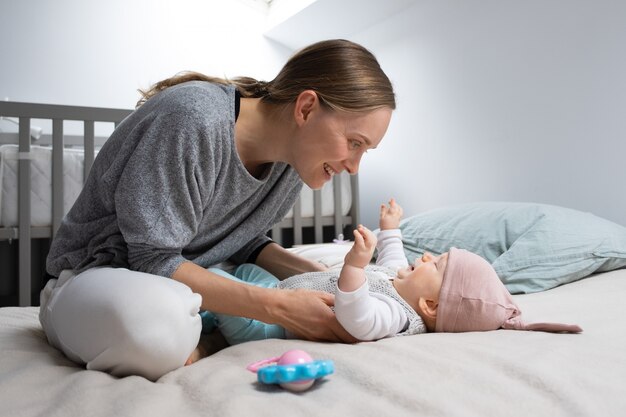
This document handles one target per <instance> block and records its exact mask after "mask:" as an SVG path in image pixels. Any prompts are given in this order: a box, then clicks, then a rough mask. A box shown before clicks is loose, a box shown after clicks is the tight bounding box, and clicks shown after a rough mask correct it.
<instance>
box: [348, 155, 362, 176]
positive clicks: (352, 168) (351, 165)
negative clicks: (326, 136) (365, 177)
mask: <svg viewBox="0 0 626 417" xmlns="http://www.w3.org/2000/svg"><path fill="white" fill-rule="evenodd" d="M362 156H363V154H362V153H361V152H358V153H356V154H355V155H354V156H352V157H351V158H348V159H346V160H345V162H344V166H345V167H346V171H348V174H350V175H354V174H356V173H357V172H359V164H360V163H361V157H362Z"/></svg>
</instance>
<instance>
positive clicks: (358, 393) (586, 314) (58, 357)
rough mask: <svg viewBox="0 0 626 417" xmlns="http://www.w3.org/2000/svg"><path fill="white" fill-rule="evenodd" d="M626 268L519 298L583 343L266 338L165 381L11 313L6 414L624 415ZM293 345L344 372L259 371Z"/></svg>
mask: <svg viewBox="0 0 626 417" xmlns="http://www.w3.org/2000/svg"><path fill="white" fill-rule="evenodd" d="M625 296H626V270H620V271H614V272H609V273H604V274H601V275H597V276H593V277H590V278H587V279H584V280H582V281H579V282H576V283H573V284H568V285H565V286H563V287H559V288H556V289H554V290H550V291H546V292H543V293H537V294H530V295H523V296H516V300H517V301H518V302H519V304H520V306H521V307H522V310H523V312H524V316H525V317H526V318H527V319H528V320H529V321H530V320H533V319H542V320H553V321H556V320H559V321H564V322H573V323H578V324H579V325H581V326H582V327H583V329H584V333H582V334H578V335H569V334H557V335H555V334H547V333H539V332H537V333H535V332H521V331H503V330H500V331H495V332H487V333H466V334H425V335H417V336H411V337H398V338H392V339H386V340H381V341H378V342H371V343H360V344H357V345H340V344H323V343H312V342H304V341H297V340H291V341H287V340H266V341H262V342H252V343H246V344H243V345H239V346H235V347H229V348H226V349H223V350H221V351H219V352H217V353H215V354H214V355H212V356H210V357H208V358H205V359H203V360H201V361H200V362H198V363H196V364H194V365H192V366H189V367H185V368H182V369H179V370H176V371H174V372H172V373H170V374H168V375H165V376H164V377H163V378H161V379H160V380H159V381H157V382H156V383H152V382H149V381H147V380H145V379H143V378H140V377H127V378H122V379H118V378H114V377H111V376H110V375H107V374H105V373H101V372H96V371H87V370H84V369H82V368H80V367H77V366H76V365H74V364H72V363H71V362H70V361H68V360H67V359H65V358H64V357H63V356H62V354H61V353H59V352H58V351H56V350H55V349H53V348H51V347H50V346H49V345H48V344H47V342H46V339H45V336H44V334H43V331H42V330H41V327H40V326H39V322H38V320H37V313H38V310H37V308H2V309H0V416H11V417H17V416H28V417H30V416H81V417H82V416H151V417H156V416H212V415H215V416H238V417H242V416H259V417H260V416H273V417H274V416H305V415H320V416H322V415H323V416H343V417H345V416H359V417H361V416H394V417H400V416H418V415H420V416H421V415H424V416H551V417H554V416H568V417H572V416H623V415H626V325H625V324H624V319H625V318H626V303H625V302H624V298H625ZM291 348H300V349H304V350H307V351H308V352H309V353H310V354H311V355H312V356H314V357H315V358H318V359H332V360H333V361H334V362H335V367H336V371H335V374H333V375H331V376H329V377H326V378H325V379H324V380H322V381H318V383H317V384H316V385H315V386H314V387H313V388H312V389H310V390H309V391H307V392H304V393H301V394H294V393H291V392H287V391H284V390H282V389H281V388H278V387H274V386H262V385H259V384H257V383H256V382H255V381H256V377H255V375H254V374H252V373H250V372H248V371H246V369H245V367H246V365H247V364H248V363H250V362H253V361H256V360H259V359H263V358H266V357H269V356H274V355H278V354H280V353H282V352H284V351H286V350H288V349H291Z"/></svg>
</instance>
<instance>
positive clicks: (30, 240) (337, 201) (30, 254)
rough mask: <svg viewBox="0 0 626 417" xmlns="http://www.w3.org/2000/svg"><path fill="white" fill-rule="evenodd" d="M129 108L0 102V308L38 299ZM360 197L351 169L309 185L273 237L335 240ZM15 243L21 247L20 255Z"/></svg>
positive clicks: (286, 241)
mask: <svg viewBox="0 0 626 417" xmlns="http://www.w3.org/2000/svg"><path fill="white" fill-rule="evenodd" d="M130 113H131V110H127V109H109V108H96V107H80V106H60V105H49V104H36V103H18V102H0V118H2V119H0V121H4V123H3V124H2V125H0V187H1V189H0V243H3V242H4V246H0V259H2V260H3V267H2V270H1V271H0V273H1V274H2V275H1V277H2V279H1V280H0V305H19V306H30V305H37V304H38V299H39V298H38V297H39V290H40V288H41V286H42V285H43V284H44V283H42V282H40V281H39V277H41V276H42V275H43V272H44V271H43V269H44V268H45V256H46V255H47V244H48V242H49V240H48V239H50V238H51V237H53V236H54V234H55V232H56V230H57V229H58V227H59V225H60V223H61V219H62V218H63V216H64V215H65V213H67V211H68V210H69V209H70V207H71V206H72V204H73V202H74V201H75V200H76V198H77V197H78V194H79V193H80V190H81V189H82V185H83V181H84V179H85V178H86V176H87V174H88V173H89V170H90V168H91V165H92V164H93V161H94V159H95V157H96V155H97V152H98V149H99V147H100V146H102V144H103V143H104V142H105V141H106V139H107V137H108V134H110V132H111V131H112V129H113V128H114V126H116V125H117V124H118V123H119V122H121V121H122V120H123V119H124V118H125V117H126V116H128V114H130ZM7 122H10V123H7ZM42 126H43V127H42ZM107 133H108V134H107ZM358 198H359V197H358V177H357V176H349V175H348V174H347V173H344V174H342V175H337V176H335V178H334V179H333V181H332V182H331V183H328V184H326V185H325V186H324V187H323V188H322V189H321V190H315V191H313V190H311V189H310V188H308V187H306V186H305V187H304V188H303V190H302V193H301V196H300V198H299V200H298V201H297V202H296V205H295V206H294V208H293V209H292V210H291V211H290V212H289V213H288V214H287V216H286V217H285V218H284V219H283V221H282V222H281V223H279V224H278V225H276V226H275V227H274V228H273V229H272V230H271V231H270V232H269V234H270V236H271V237H272V238H273V239H274V240H275V241H276V242H278V243H280V244H283V245H285V246H291V245H294V244H295V245H298V244H303V243H321V242H328V241H331V240H332V239H334V238H336V237H338V236H340V235H343V234H346V233H350V232H351V230H352V228H353V227H354V226H355V225H356V224H358V222H359V211H358V204H356V202H358ZM41 241H43V243H42V242H41ZM11 245H17V246H18V250H17V255H15V256H14V255H13V252H12V251H11V250H10V249H12V248H11ZM35 249H37V250H35ZM14 270H17V273H15V274H14V273H13V271H14ZM13 275H17V277H15V279H14V277H13ZM13 281H17V285H12V284H13ZM14 287H15V288H14ZM12 293H16V294H17V296H16V297H11V296H10V294H12ZM3 300H5V301H4V302H3Z"/></svg>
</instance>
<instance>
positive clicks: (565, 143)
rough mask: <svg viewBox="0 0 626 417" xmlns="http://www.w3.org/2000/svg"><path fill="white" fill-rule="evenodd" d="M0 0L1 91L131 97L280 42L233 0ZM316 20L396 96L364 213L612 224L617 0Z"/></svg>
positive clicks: (445, 2) (623, 138) (620, 51)
mask: <svg viewBox="0 0 626 417" xmlns="http://www.w3.org/2000/svg"><path fill="white" fill-rule="evenodd" d="M250 1H251V0H248V3H249V2H250ZM367 1H371V0H367ZM399 3H403V2H399V1H396V2H395V3H394V4H396V5H397V4H399ZM406 3H407V4H408V2H406ZM324 4H327V5H329V6H328V7H329V10H328V13H337V12H338V10H337V9H336V8H334V9H333V8H332V7H331V6H332V4H333V2H331V1H326V2H324ZM0 5H1V7H0V39H2V41H1V42H0V61H1V62H2V64H1V65H0V99H2V98H4V97H9V98H10V99H12V100H16V101H35V102H48V103H60V104H78V105H94V106H107V107H108V106H110V107H124V108H129V107H132V106H133V105H134V103H135V101H136V100H137V98H138V94H137V93H136V89H137V88H141V87H147V86H148V85H150V84H151V83H153V82H155V81H158V80H160V79H162V78H165V77H167V76H170V75H172V74H174V73H176V72H178V71H180V70H187V69H191V70H198V71H201V72H204V73H207V74H212V75H226V76H236V75H250V76H255V77H257V78H262V79H271V78H273V76H274V75H275V74H276V72H277V71H278V70H279V69H280V66H281V65H282V64H283V63H284V61H285V59H286V58H287V56H288V55H289V54H290V52H291V51H289V50H288V49H286V48H283V47H280V46H278V45H277V44H274V43H272V42H270V41H268V40H267V39H265V38H263V37H262V36H261V33H262V31H263V29H264V24H265V22H264V19H262V18H260V17H259V16H260V14H259V11H258V10H255V9H254V8H251V7H249V6H248V4H246V2H245V0H240V1H234V0H228V1H216V0H178V1H176V2H173V1H164V0H160V1H156V0H155V1H151V0H133V1H125V0H109V1H106V2H105V1H103V2H85V1H82V0H57V1H48V0H21V1H10V0H0ZM403 7H404V6H403ZM381 15H384V14H381ZM355 16H356V17H355ZM350 18H353V19H360V18H362V16H361V17H359V15H358V14H347V15H344V16H343V20H342V19H339V20H341V21H345V19H350ZM335 20H337V19H335ZM322 23H323V22H320V24H319V26H318V27H319V28H320V29H323V30H320V31H315V32H311V33H309V35H307V36H309V37H311V38H312V39H314V38H318V37H319V36H323V37H325V38H329V37H335V36H342V37H344V36H346V37H349V38H351V39H353V40H355V41H358V42H361V43H363V44H364V45H365V46H366V47H368V48H370V49H371V50H372V51H374V52H375V53H376V55H377V57H378V58H379V61H380V63H381V65H382V66H383V68H384V69H385V71H386V72H387V73H388V75H389V76H390V78H391V79H392V81H393V83H394V85H395V89H396V92H397V96H398V110H397V111H396V112H395V114H394V117H393V120H392V124H391V126H390V129H389V132H388V134H387V137H386V138H385V140H384V141H383V143H382V144H381V146H380V147H379V149H378V150H376V151H372V152H369V153H368V155H367V156H366V157H365V158H364V159H363V163H362V166H361V174H360V180H361V196H362V198H361V205H362V213H363V218H362V220H363V223H365V224H366V225H368V226H371V227H375V226H376V222H377V210H378V206H379V204H380V202H381V201H385V200H386V199H388V198H389V197H390V196H395V197H396V198H397V199H398V200H399V201H400V202H401V203H402V205H403V206H404V207H405V212H406V214H407V215H411V214H415V213H418V212H422V211H424V210H428V209H431V208H435V207H441V206H444V205H448V204H454V203H460V202H469V201H484V200H508V201H536V202H544V203H551V204H559V205H563V206H568V207H572V208H576V209H580V210H587V211H591V212H593V213H595V214H597V215H600V216H602V217H605V218H608V219H610V220H613V221H616V222H618V223H621V224H624V225H626V187H624V183H626V170H625V169H624V168H623V165H624V159H625V157H624V155H626V117H624V113H626V111H625V110H626V77H625V76H624V74H626V46H625V45H626V43H625V39H626V2H623V1H620V0H594V1H589V0H551V1H545V0H526V1H505V0H474V1H467V0H415V1H414V2H413V5H410V4H409V5H408V8H406V9H404V10H402V12H400V13H398V14H397V15H395V16H393V17H391V18H388V19H386V20H384V21H383V22H382V23H380V24H377V25H375V26H373V27H371V28H369V29H367V30H364V31H361V32H359V33H356V34H352V35H351V36H348V35H349V34H346V32H345V27H347V25H339V26H338V27H335V28H333V27H327V26H325V25H323V24H322ZM305 37H306V36H305ZM315 40H317V39H315Z"/></svg>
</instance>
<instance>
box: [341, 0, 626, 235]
mask: <svg viewBox="0 0 626 417" xmlns="http://www.w3.org/2000/svg"><path fill="white" fill-rule="evenodd" d="M352 38H353V39H354V40H356V41H359V42H361V43H363V44H364V45H366V46H368V47H369V48H370V49H372V50H373V51H374V52H375V53H376V55H377V57H378V58H379V61H380V62H381V65H382V66H383V68H384V70H385V71H386V72H387V73H388V75H389V76H390V78H391V79H392V82H393V83H394V86H395V90H396V93H397V97H398V110H397V111H396V112H395V114H394V116H393V120H392V123H391V126H390V129H389V131H388V133H387V136H386V138H385V139H384V140H383V142H382V144H381V146H379V148H378V150H376V151H372V152H369V153H368V155H367V156H365V157H364V158H363V162H362V165H361V170H360V183H361V196H362V197H361V204H362V213H363V218H362V221H363V223H364V224H366V225H369V226H371V227H376V226H377V215H378V207H379V204H380V202H381V201H386V199H388V198H389V197H390V196H395V197H396V198H397V199H398V200H399V201H400V202H401V204H402V205H403V206H404V208H405V213H406V214H407V215H411V214H416V213H419V212H422V211H425V210H428V209H432V208H436V207H441V206H445V205H448V204H455V203H461V202H472V201H487V200H501V201H533V202H543V203H549V204H557V205H562V206H567V207H571V208H575V209H579V210H584V211H591V212H593V213H594V214H596V215H599V216H602V217H605V218H607V219H609V220H612V221H615V222H618V223H621V224H623V225H626V169H625V168H624V166H625V165H626V2H622V1H618V0H615V1H610V0H594V1H585V0H551V1H543V0H532V1H502V0H480V1H465V0H423V1H421V0H420V1H417V2H416V3H415V4H414V5H413V6H412V7H411V8H409V9H407V10H404V11H403V12H402V13H400V14H398V15H396V16H394V17H392V18H390V19H388V20H386V21H384V22H383V23H382V24H379V25H377V26H374V27H372V28H370V29H368V30H366V31H363V32H361V33H359V34H356V35H355V36H353V37H352Z"/></svg>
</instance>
